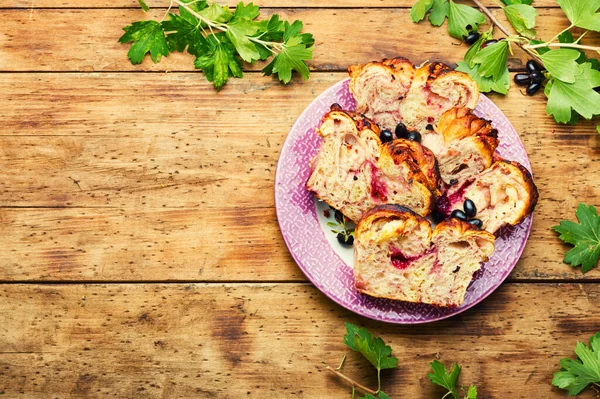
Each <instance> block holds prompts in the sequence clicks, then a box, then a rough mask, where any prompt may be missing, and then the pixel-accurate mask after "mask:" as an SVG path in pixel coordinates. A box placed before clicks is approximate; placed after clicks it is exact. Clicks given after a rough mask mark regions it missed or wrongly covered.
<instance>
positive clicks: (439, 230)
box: [433, 218, 496, 260]
mask: <svg viewBox="0 0 600 399" xmlns="http://www.w3.org/2000/svg"><path fill="white" fill-rule="evenodd" d="M451 232H452V233H458V234H459V235H461V236H464V237H465V238H481V239H484V240H488V241H492V242H493V241H494V240H495V239H496V238H495V237H494V235H493V234H492V233H490V232H488V231H485V230H481V229H479V228H477V227H475V226H474V225H472V224H471V223H467V222H463V221H462V220H459V219H457V218H448V219H445V220H444V221H442V222H441V223H440V224H438V225H437V226H436V227H435V229H434V231H433V237H434V238H435V237H436V236H439V235H442V234H446V233H451ZM486 260H487V259H486Z"/></svg>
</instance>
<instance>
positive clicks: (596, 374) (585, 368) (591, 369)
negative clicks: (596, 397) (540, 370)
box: [552, 333, 600, 396]
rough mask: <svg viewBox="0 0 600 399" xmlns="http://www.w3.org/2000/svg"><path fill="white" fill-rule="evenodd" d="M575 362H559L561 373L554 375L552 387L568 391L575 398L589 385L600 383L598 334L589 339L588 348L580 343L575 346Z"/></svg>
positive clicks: (599, 337) (599, 334)
mask: <svg viewBox="0 0 600 399" xmlns="http://www.w3.org/2000/svg"><path fill="white" fill-rule="evenodd" d="M575 354H576V355H577V358H578V359H577V360H573V359H569V358H565V359H562V360H561V361H560V366H561V371H559V372H557V373H554V378H553V379H552V385H554V386H557V387H559V388H560V389H566V390H567V391H569V395H570V396H575V395H577V394H579V393H580V392H581V391H583V390H584V389H585V388H586V387H587V386H588V385H589V384H593V383H599V382H600V333H596V334H595V335H592V337H590V346H589V347H588V346H587V345H585V344H584V343H582V342H577V344H576V345H575Z"/></svg>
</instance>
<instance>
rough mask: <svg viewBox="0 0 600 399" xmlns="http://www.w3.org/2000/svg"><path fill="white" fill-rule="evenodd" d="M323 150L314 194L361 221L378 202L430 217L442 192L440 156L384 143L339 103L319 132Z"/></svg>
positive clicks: (314, 171) (315, 167)
mask: <svg viewBox="0 0 600 399" xmlns="http://www.w3.org/2000/svg"><path fill="white" fill-rule="evenodd" d="M318 134H319V135H320V136H321V137H322V139H323V141H322V143H321V146H320V149H319V152H318V154H317V156H316V157H315V158H314V159H313V161H312V164H311V175H310V177H309V179H308V182H307V183H306V187H307V188H308V190H310V191H312V192H314V193H315V195H316V196H317V197H318V198H319V199H321V200H323V201H325V202H326V203H328V204H329V205H330V206H331V207H333V208H335V209H338V210H340V211H341V212H342V213H343V214H344V215H345V216H346V217H348V218H349V219H351V220H353V221H355V222H358V221H359V220H360V218H361V217H362V215H363V214H364V213H365V212H366V211H368V210H369V209H371V208H372V207H374V206H375V205H378V204H388V203H390V204H402V205H404V206H407V207H409V208H411V209H412V210H414V211H415V212H416V213H418V214H420V215H427V214H429V213H430V212H431V210H432V208H433V206H434V205H435V199H436V197H437V195H438V194H439V190H438V187H439V174H438V170H437V164H436V160H435V157H434V155H433V154H432V153H431V151H429V150H428V149H427V148H425V147H423V146H421V145H420V144H419V143H416V142H412V141H408V140H395V141H393V142H391V143H386V144H382V142H381V140H380V138H379V128H378V127H377V125H376V124H375V123H374V122H372V121H371V120H369V119H367V118H365V117H364V116H362V115H360V114H358V113H354V112H347V111H342V110H341V109H340V108H339V106H337V105H334V106H333V107H332V109H331V111H330V112H329V113H327V114H326V115H325V116H324V117H323V119H322V123H321V126H320V127H319V129H318Z"/></svg>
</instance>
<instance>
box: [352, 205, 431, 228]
mask: <svg viewBox="0 0 600 399" xmlns="http://www.w3.org/2000/svg"><path fill="white" fill-rule="evenodd" d="M383 218H398V219H408V218H415V219H416V220H419V221H421V220H423V221H425V222H427V224H429V222H428V221H427V219H425V218H423V217H421V216H419V214H417V213H415V212H413V211H412V210H411V209H408V208H406V207H404V206H401V205H396V204H385V205H377V206H374V207H373V208H371V209H369V210H368V211H367V212H365V214H364V215H363V217H362V218H361V219H360V221H359V222H358V225H357V226H356V234H362V233H363V232H365V231H367V230H368V229H369V228H370V227H371V225H372V224H373V222H374V221H375V220H377V219H383Z"/></svg>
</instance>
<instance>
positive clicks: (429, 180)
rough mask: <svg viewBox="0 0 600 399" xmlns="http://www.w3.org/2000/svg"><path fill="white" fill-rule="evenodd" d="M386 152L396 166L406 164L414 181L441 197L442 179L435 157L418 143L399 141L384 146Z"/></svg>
mask: <svg viewBox="0 0 600 399" xmlns="http://www.w3.org/2000/svg"><path fill="white" fill-rule="evenodd" d="M384 150H385V151H387V152H388V153H389V155H390V156H391V157H392V158H393V160H394V163H395V164H397V165H398V164H400V163H401V162H406V163H407V165H409V166H410V168H411V171H412V173H413V174H414V177H413V178H414V179H415V180H417V181H419V182H421V183H422V184H424V185H425V186H427V188H428V189H429V190H430V191H431V192H432V193H434V194H435V195H436V196H438V195H440V185H441V178H440V172H439V169H438V164H437V160H436V158H435V155H434V154H433V152H431V150H430V149H429V148H427V147H424V146H422V145H421V144H419V143H417V142H416V141H412V140H405V139H397V140H394V141H392V142H389V143H386V144H384Z"/></svg>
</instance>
